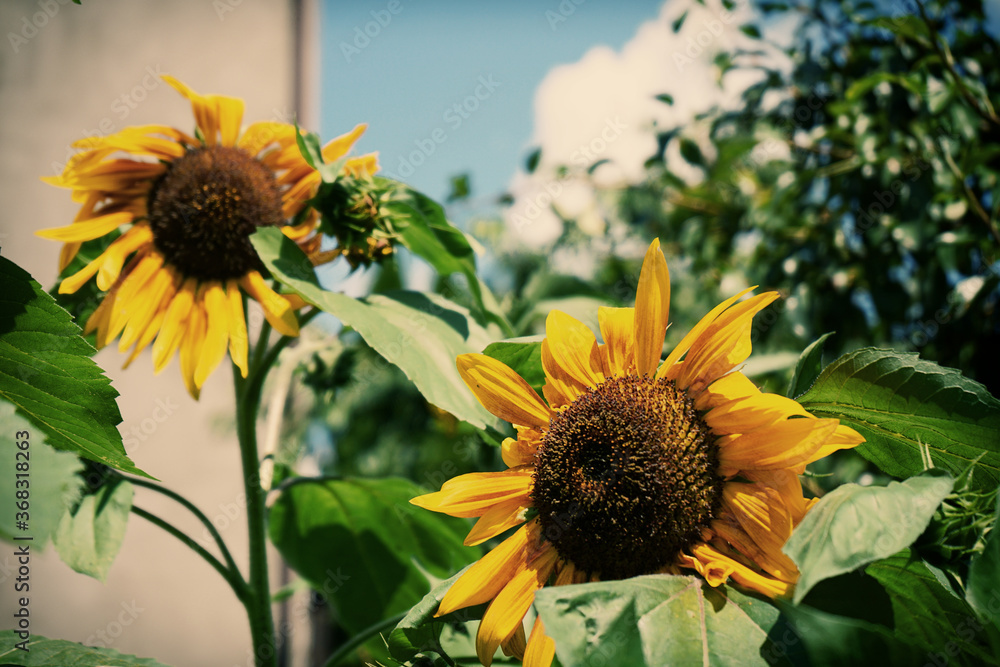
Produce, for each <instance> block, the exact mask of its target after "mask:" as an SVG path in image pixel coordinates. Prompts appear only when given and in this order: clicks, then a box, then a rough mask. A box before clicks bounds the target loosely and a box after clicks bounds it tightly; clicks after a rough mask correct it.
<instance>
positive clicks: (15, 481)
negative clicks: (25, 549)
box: [0, 401, 83, 549]
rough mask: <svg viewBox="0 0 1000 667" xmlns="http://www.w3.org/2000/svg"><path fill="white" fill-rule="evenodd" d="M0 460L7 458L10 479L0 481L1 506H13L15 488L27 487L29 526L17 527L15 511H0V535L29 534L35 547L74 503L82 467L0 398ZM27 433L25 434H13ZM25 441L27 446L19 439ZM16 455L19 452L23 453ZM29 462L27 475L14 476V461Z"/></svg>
mask: <svg viewBox="0 0 1000 667" xmlns="http://www.w3.org/2000/svg"><path fill="white" fill-rule="evenodd" d="M0 433H3V435H4V437H3V438H0V460H2V461H10V464H9V465H7V466H6V467H5V474H9V475H10V477H9V480H10V481H9V482H6V481H5V482H4V483H3V484H2V485H0V507H9V508H13V507H14V506H15V505H14V503H15V502H18V501H19V499H18V498H17V497H16V493H17V491H21V490H24V489H27V490H28V495H29V498H28V501H29V503H30V505H29V509H28V521H27V524H28V529H27V530H20V529H18V528H17V522H16V516H15V512H14V511H9V512H0V537H2V538H4V539H7V540H10V539H13V538H14V537H25V536H29V535H30V536H31V538H32V544H33V545H35V547H36V548H39V549H41V548H43V547H44V545H45V544H47V543H48V541H49V537H51V536H52V533H53V531H55V529H56V526H58V525H59V520H60V518H62V515H63V514H65V513H66V511H67V510H68V509H69V508H70V506H72V505H73V503H74V502H75V501H76V499H77V498H78V497H79V495H80V485H81V483H82V481H83V480H81V479H80V477H79V476H78V475H77V473H78V472H79V471H80V470H82V469H83V464H81V463H80V459H79V458H77V457H76V456H74V455H73V454H70V453H69V452H60V451H59V450H56V449H53V448H52V447H49V446H48V445H47V444H45V436H44V434H42V433H40V432H38V431H34V432H32V429H31V426H30V425H29V424H28V422H27V420H25V419H24V418H23V417H21V416H20V415H18V414H16V413H15V412H14V406H13V405H11V404H10V403H7V402H6V401H0ZM18 433H27V434H28V435H29V437H28V438H17V437H15V435H16V434H18ZM21 442H27V443H28V445H27V449H21V448H19V447H18V443H21ZM22 453H23V455H22V456H20V457H18V454H22ZM21 461H26V462H27V463H28V477H22V478H15V477H14V476H15V474H16V473H17V469H16V467H15V466H16V464H17V463H19V462H21ZM8 470H9V471H10V472H6V471H8Z"/></svg>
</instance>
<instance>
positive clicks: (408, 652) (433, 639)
mask: <svg viewBox="0 0 1000 667" xmlns="http://www.w3.org/2000/svg"><path fill="white" fill-rule="evenodd" d="M466 569H468V568H464V569H463V570H462V571H461V572H459V573H458V574H455V575H454V576H452V577H451V578H449V579H447V580H445V581H442V582H441V583H439V584H438V585H437V586H435V587H434V588H433V589H432V590H431V592H430V593H428V594H427V595H425V596H424V597H423V599H422V600H421V601H420V602H418V603H417V604H415V605H414V606H413V608H412V609H410V611H409V612H408V613H407V614H406V616H405V617H403V620H401V621H400V622H399V623H398V624H397V625H396V627H395V628H394V629H393V631H392V632H390V633H389V636H388V637H387V638H386V644H387V645H388V647H389V654H390V655H391V656H392V657H393V658H395V659H396V660H400V661H407V660H410V659H411V658H413V657H414V656H416V655H417V654H418V653H429V652H434V653H437V654H438V655H440V656H447V655H448V653H447V651H446V650H445V648H444V646H443V644H442V641H441V631H442V630H444V629H445V628H446V627H448V626H449V625H452V624H455V623H466V622H469V621H473V620H478V619H480V618H482V617H483V612H485V611H486V607H487V606H488V605H487V604H481V605H476V606H473V607H466V608H464V609H456V610H455V611H453V612H451V613H450V614H445V615H444V616H441V617H440V618H435V617H434V612H436V611H437V608H438V605H439V604H440V603H441V600H442V599H443V598H444V595H445V593H447V592H448V589H449V588H451V585H452V584H454V583H455V582H456V581H457V580H458V578H459V577H461V576H462V575H463V574H465V570H466ZM473 655H474V652H473Z"/></svg>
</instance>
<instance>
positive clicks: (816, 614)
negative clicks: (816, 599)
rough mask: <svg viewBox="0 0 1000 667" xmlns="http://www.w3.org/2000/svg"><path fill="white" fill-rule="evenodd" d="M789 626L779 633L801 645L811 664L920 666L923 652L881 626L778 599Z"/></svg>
mask: <svg viewBox="0 0 1000 667" xmlns="http://www.w3.org/2000/svg"><path fill="white" fill-rule="evenodd" d="M778 605H779V606H780V607H781V613H782V615H784V616H785V618H787V619H788V621H790V623H791V626H792V629H791V630H790V631H787V632H784V633H783V634H782V639H783V640H784V642H785V643H786V644H788V645H789V646H798V645H800V643H801V645H803V646H804V648H805V651H806V653H807V655H808V656H809V662H808V664H810V665H812V667H855V666H856V665H860V664H864V665H923V664H925V661H926V659H927V657H928V656H927V652H926V651H924V650H922V649H920V648H918V647H917V646H915V645H913V644H909V643H906V642H903V641H900V640H898V639H896V638H895V637H894V636H893V635H892V633H891V632H890V631H889V630H888V629H887V628H885V627H884V626H881V625H875V624H874V623H869V622H867V621H861V620H858V619H854V618H848V617H846V616H838V615H836V614H830V613H827V612H823V611H819V610H817V609H812V608H811V607H807V606H805V605H799V606H795V605H792V604H789V603H787V602H782V601H778Z"/></svg>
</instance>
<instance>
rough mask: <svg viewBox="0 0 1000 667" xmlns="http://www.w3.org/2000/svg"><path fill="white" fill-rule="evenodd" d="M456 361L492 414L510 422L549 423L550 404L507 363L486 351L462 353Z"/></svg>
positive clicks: (539, 424)
mask: <svg viewBox="0 0 1000 667" xmlns="http://www.w3.org/2000/svg"><path fill="white" fill-rule="evenodd" d="M456 364H457V366H458V373H459V375H461V376H462V379H463V380H464V381H465V384H466V385H468V387H469V389H471V390H472V393H473V394H475V395H476V398H478V399H479V402H480V403H482V404H483V407H484V408H486V409H487V410H489V411H490V412H491V413H492V414H494V415H496V416H497V417H499V418H500V419H503V420H504V421H506V422H510V423H511V424H519V425H522V426H535V427H538V428H543V427H545V426H547V425H548V423H549V416H550V414H551V413H550V411H549V408H548V406H546V405H545V403H543V402H542V399H541V398H539V397H538V394H536V393H535V390H534V389H532V388H531V386H529V385H528V383H527V382H525V381H524V378H522V377H521V376H520V375H518V374H517V373H515V372H514V371H513V370H511V369H510V367H509V366H507V364H505V363H503V362H501V361H497V360H496V359H493V358H492V357H488V356H486V355H485V354H462V355H459V357H458V359H457V362H456Z"/></svg>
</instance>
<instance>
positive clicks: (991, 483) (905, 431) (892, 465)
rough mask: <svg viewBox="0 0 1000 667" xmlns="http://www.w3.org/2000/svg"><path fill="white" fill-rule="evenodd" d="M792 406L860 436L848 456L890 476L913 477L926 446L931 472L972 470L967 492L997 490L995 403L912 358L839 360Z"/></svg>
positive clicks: (999, 404) (879, 354)
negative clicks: (798, 405)
mask: <svg viewBox="0 0 1000 667" xmlns="http://www.w3.org/2000/svg"><path fill="white" fill-rule="evenodd" d="M799 402H800V403H801V404H802V405H803V406H804V407H805V408H806V410H808V411H809V412H811V413H812V414H814V415H816V416H817V417H832V418H835V419H839V420H840V421H841V422H843V423H844V424H847V425H848V426H850V427H851V428H853V429H855V430H856V431H857V432H858V433H860V434H861V435H863V436H864V437H865V439H866V442H865V443H864V444H862V445H860V446H859V447H858V448H857V449H856V450H855V451H857V452H858V453H859V454H861V455H862V456H864V457H865V458H867V459H868V460H869V461H871V462H872V463H874V464H875V465H877V466H878V467H879V468H881V469H882V470H884V471H885V472H887V473H888V474H890V475H895V476H897V477H900V478H906V477H910V476H913V475H916V474H918V473H920V471H922V470H923V469H924V465H923V463H922V461H921V457H920V448H921V447H922V446H926V447H927V448H929V450H930V453H931V459H932V460H933V462H934V465H935V467H938V468H943V469H945V470H947V471H949V472H950V473H951V474H952V475H953V476H956V477H957V476H958V475H959V474H960V473H962V472H963V471H964V470H965V469H966V468H967V467H968V466H969V465H973V473H972V487H973V488H976V489H993V488H996V486H997V484H998V483H1000V401H998V400H997V399H996V398H994V397H993V396H991V395H990V394H989V392H988V391H987V390H986V388H985V387H983V386H982V385H981V384H979V383H978V382H974V381H973V380H970V379H968V378H966V377H963V376H962V375H961V374H960V373H959V372H958V371H955V370H952V369H950V368H943V367H941V366H938V365H937V364H935V363H933V362H930V361H924V360H922V359H918V358H917V355H916V354H912V353H904V352H896V351H892V350H878V349H873V348H865V349H862V350H858V351H856V352H851V353H849V354H845V355H844V356H842V357H840V358H839V359H837V360H836V361H834V362H833V363H832V364H830V365H829V366H827V367H826V369H825V370H824V371H823V372H822V373H821V374H820V376H819V378H818V379H817V380H816V382H815V384H813V386H812V387H811V388H810V389H809V391H807V392H806V393H805V394H803V395H802V396H801V397H800V398H799ZM977 457H981V458H979V459H978V461H976V459H977ZM973 461H976V462H975V463H974V464H973Z"/></svg>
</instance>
